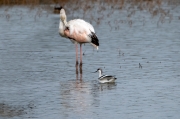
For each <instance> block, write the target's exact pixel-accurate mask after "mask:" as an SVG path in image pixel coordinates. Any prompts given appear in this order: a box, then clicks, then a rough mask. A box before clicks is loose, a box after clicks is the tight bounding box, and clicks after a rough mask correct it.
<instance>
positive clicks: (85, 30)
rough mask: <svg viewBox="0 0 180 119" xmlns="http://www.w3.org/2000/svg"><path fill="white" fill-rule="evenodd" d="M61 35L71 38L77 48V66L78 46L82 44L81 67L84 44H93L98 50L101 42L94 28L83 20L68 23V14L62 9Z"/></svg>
mask: <svg viewBox="0 0 180 119" xmlns="http://www.w3.org/2000/svg"><path fill="white" fill-rule="evenodd" d="M59 34H60V36H61V37H65V38H69V39H70V40H71V42H72V43H74V44H75V47H76V65H78V44H80V65H81V66H82V44H83V43H91V44H92V45H93V46H94V47H95V48H97V50H98V46H99V40H98V38H97V36H96V34H95V30H94V28H93V26H92V25H91V24H90V23H88V22H86V21H84V20H82V19H74V20H70V21H69V22H67V20H66V12H65V10H64V9H63V8H62V7H61V8H60V22H59Z"/></svg>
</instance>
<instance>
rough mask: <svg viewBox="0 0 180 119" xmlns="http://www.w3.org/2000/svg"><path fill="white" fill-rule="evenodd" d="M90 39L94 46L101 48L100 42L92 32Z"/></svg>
mask: <svg viewBox="0 0 180 119" xmlns="http://www.w3.org/2000/svg"><path fill="white" fill-rule="evenodd" d="M89 37H90V38H91V42H92V43H93V44H94V45H96V46H99V40H98V38H97V36H96V34H95V33H94V32H92V31H91V34H89Z"/></svg>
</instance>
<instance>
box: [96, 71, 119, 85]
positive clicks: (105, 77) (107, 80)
mask: <svg viewBox="0 0 180 119" xmlns="http://www.w3.org/2000/svg"><path fill="white" fill-rule="evenodd" d="M98 71H99V78H98V80H99V82H100V83H113V82H115V80H116V78H115V77H114V76H111V75H102V69H101V68H98V69H97V71H96V72H98Z"/></svg>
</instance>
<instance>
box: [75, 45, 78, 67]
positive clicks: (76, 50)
mask: <svg viewBox="0 0 180 119" xmlns="http://www.w3.org/2000/svg"><path fill="white" fill-rule="evenodd" d="M75 45H76V65H78V44H77V43H76V44H75Z"/></svg>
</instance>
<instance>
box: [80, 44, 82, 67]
mask: <svg viewBox="0 0 180 119" xmlns="http://www.w3.org/2000/svg"><path fill="white" fill-rule="evenodd" d="M80 65H81V66H82V44H80Z"/></svg>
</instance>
